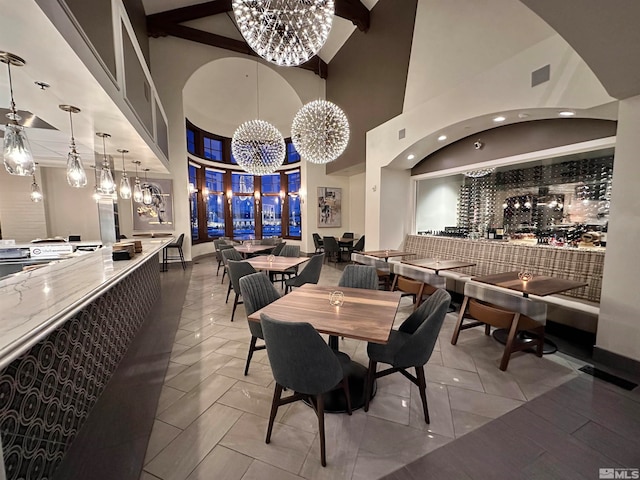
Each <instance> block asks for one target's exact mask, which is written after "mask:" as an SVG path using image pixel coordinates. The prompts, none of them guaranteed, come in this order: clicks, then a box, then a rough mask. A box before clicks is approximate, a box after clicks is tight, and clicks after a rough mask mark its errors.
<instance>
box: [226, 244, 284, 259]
mask: <svg viewBox="0 0 640 480" xmlns="http://www.w3.org/2000/svg"><path fill="white" fill-rule="evenodd" d="M233 248H235V249H236V250H237V251H238V252H240V253H241V254H242V256H243V257H244V258H247V257H248V256H250V255H255V254H256V253H260V252H269V251H271V250H273V249H274V248H276V246H275V245H254V244H244V245H234V246H233Z"/></svg>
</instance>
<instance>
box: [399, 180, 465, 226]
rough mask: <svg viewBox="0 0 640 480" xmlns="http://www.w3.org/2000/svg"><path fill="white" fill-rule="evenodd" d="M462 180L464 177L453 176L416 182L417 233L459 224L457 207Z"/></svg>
mask: <svg viewBox="0 0 640 480" xmlns="http://www.w3.org/2000/svg"><path fill="white" fill-rule="evenodd" d="M462 180H463V176H462V175H452V176H449V177H442V178H431V179H428V180H420V181H418V182H416V183H417V186H416V190H417V191H416V232H419V231H421V230H444V227H451V226H456V225H457V224H458V215H457V210H456V206H457V204H458V198H459V196H460V187H461V186H462ZM412 233H413V232H412Z"/></svg>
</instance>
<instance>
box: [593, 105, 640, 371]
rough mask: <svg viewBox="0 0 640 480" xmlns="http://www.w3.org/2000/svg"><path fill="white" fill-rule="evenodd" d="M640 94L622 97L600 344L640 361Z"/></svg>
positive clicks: (599, 328)
mask: <svg viewBox="0 0 640 480" xmlns="http://www.w3.org/2000/svg"><path fill="white" fill-rule="evenodd" d="M638 125H640V96H637V97H633V98H630V99H627V100H622V101H620V110H619V116H618V132H617V143H616V153H615V160H614V163H613V184H614V186H615V187H614V188H613V192H612V197H611V215H610V221H609V229H608V234H607V252H606V255H605V263H604V276H603V279H602V296H601V301H600V317H599V319H598V335H597V338H596V345H597V346H598V347H599V348H602V349H604V350H608V351H610V352H613V353H616V354H618V355H623V356H625V357H630V358H632V359H634V360H638V361H640V316H639V315H638V304H637V303H636V302H637V297H638V285H640V257H639V256H638V238H640V196H638V179H639V178H640V163H639V162H638V150H640V137H638Z"/></svg>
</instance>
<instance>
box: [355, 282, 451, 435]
mask: <svg viewBox="0 0 640 480" xmlns="http://www.w3.org/2000/svg"><path fill="white" fill-rule="evenodd" d="M449 302H451V296H450V295H449V294H448V293H447V291H446V290H444V289H438V290H437V291H436V292H435V293H434V294H433V295H431V296H430V297H429V298H428V299H427V301H425V302H424V303H423V304H422V305H420V307H419V308H418V309H417V310H415V311H414V312H413V313H412V314H411V315H409V317H408V318H407V319H406V320H405V321H404V322H402V325H400V328H399V329H398V330H391V334H390V336H389V341H388V342H387V343H386V344H385V345H381V344H379V343H369V344H368V345H367V354H368V355H369V371H368V373H367V384H366V391H365V404H364V411H365V412H367V411H368V410H369V402H370V400H371V392H372V391H373V382H374V380H375V379H376V378H380V377H384V376H386V375H389V374H391V373H395V372H400V373H401V374H402V375H404V376H405V377H407V378H408V379H409V380H410V381H411V382H413V383H414V384H415V385H417V387H418V390H419V391H420V398H421V399H422V409H423V411H424V421H425V422H426V423H429V422H430V419H429V408H428V406H427V382H426V380H425V376H424V365H425V364H426V363H427V362H428V361H429V358H430V357H431V354H432V353H433V347H434V346H435V344H436V340H437V339H438V334H439V333H440V329H441V328H442V323H443V322H444V318H445V316H446V315H447V309H448V308H449ZM378 363H386V364H388V365H391V368H387V369H385V370H381V371H379V372H378V371H376V367H377V365H378ZM411 367H413V368H414V369H415V372H416V375H415V377H414V376H413V375H411V374H410V373H409V372H407V369H408V368H411Z"/></svg>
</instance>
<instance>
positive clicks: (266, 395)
mask: <svg viewBox="0 0 640 480" xmlns="http://www.w3.org/2000/svg"><path fill="white" fill-rule="evenodd" d="M215 271H216V265H215V262H214V260H213V259H205V260H201V261H200V262H198V263H196V264H195V265H194V267H193V274H192V276H191V282H190V285H189V291H188V293H187V296H186V299H185V303H184V307H183V311H182V316H181V319H180V325H179V329H178V331H177V333H176V337H175V343H174V349H173V353H172V356H171V362H170V363H169V368H168V370H167V374H166V377H165V381H164V387H163V390H162V394H161V397H160V401H159V404H158V410H157V412H156V421H155V423H154V426H153V431H152V433H151V438H150V440H149V445H148V447H147V453H146V457H145V462H144V463H145V466H144V471H143V473H142V476H141V477H140V478H141V479H144V480H153V479H162V480H184V479H188V480H204V479H207V480H209V479H212V478H215V479H216V480H240V479H243V480H249V479H261V480H264V479H267V480H268V479H274V480H276V479H277V480H283V479H284V480H286V479H300V478H305V479H330V480H339V479H353V480H356V479H358V480H360V479H362V480H365V479H366V480H371V479H375V478H380V477H383V476H384V475H386V474H388V473H390V472H392V471H394V470H396V469H398V468H400V467H402V466H404V465H406V464H408V463H410V462H412V461H413V460H416V459H417V458H419V457H421V456H423V455H425V454H426V453H428V452H430V451H432V450H434V449H436V448H438V447H440V446H442V445H444V444H446V443H448V442H451V441H452V440H454V439H455V438H457V437H460V436H461V435H464V434H466V433H468V432H470V431H472V430H474V429H476V428H478V427H480V426H481V425H483V424H485V423H487V422H489V421H490V420H492V419H495V418H497V417H499V416H501V415H504V414H505V413H507V412H509V411H510V410H512V409H514V408H516V407H518V406H519V405H522V404H523V403H524V402H526V401H528V400H531V399H532V398H534V397H536V396H538V395H541V394H542V393H544V392H546V391H548V390H550V389H552V388H553V387H555V386H557V385H560V384H562V383H564V382H566V381H568V380H570V379H572V378H575V377H576V376H578V375H579V372H577V369H578V368H579V367H580V366H582V365H581V364H579V363H578V362H576V361H574V360H573V359H570V358H568V357H565V356H563V355H561V354H555V355H547V356H545V357H544V358H542V359H540V358H537V357H536V356H534V355H531V354H525V353H521V354H516V355H514V356H513V357H512V359H511V362H510V364H509V369H508V371H507V372H501V371H500V370H499V369H498V363H499V360H500V356H501V353H502V348H503V347H502V346H501V345H499V344H498V343H497V342H495V340H493V338H491V337H486V336H485V335H484V334H483V330H482V329H472V330H467V331H464V332H462V334H461V336H460V340H459V342H458V345H457V346H452V345H451V343H450V339H451V334H452V331H453V326H454V323H455V320H456V317H455V314H449V315H448V316H447V319H446V320H445V324H444V326H443V328H442V332H441V333H440V337H439V340H438V342H437V344H436V347H435V351H434V353H433V356H432V357H431V360H430V361H429V363H428V365H427V367H426V377H427V382H428V384H427V390H428V391H427V396H428V402H429V409H430V414H431V424H430V425H427V424H425V423H424V418H423V416H422V411H421V404H420V396H419V393H418V390H417V388H416V387H415V386H414V385H412V384H410V382H409V381H408V380H406V379H405V378H404V377H403V376H401V375H399V374H396V375H390V376H388V377H384V378H382V379H380V380H379V381H378V393H377V395H376V397H375V399H374V400H373V401H372V403H371V407H370V409H369V412H368V413H365V412H364V411H362V410H358V411H356V412H354V414H353V415H352V416H348V415H346V414H342V415H333V414H327V415H326V416H325V422H326V435H327V467H326V468H323V467H321V466H320V458H319V443H318V435H317V423H316V417H315V415H314V413H313V411H312V410H311V409H310V408H309V407H307V406H306V405H304V404H302V403H300V402H298V403H294V404H290V405H286V406H284V407H281V408H280V410H279V411H278V416H277V418H276V422H277V423H276V426H275V428H274V433H273V437H272V441H271V443H270V444H269V445H267V444H265V442H264V437H265V433H266V427H267V419H268V416H269V409H270V405H271V396H272V393H273V386H274V382H273V377H272V375H271V370H270V367H269V362H268V359H267V355H266V352H264V351H261V352H256V354H255V355H254V357H253V360H252V363H251V367H250V371H249V375H248V376H246V377H245V376H244V375H243V370H244V362H245V359H246V354H247V349H248V344H249V340H250V338H251V336H250V334H249V330H248V327H247V320H246V315H245V313H244V309H243V308H242V306H240V307H239V308H238V310H237V311H236V316H235V321H234V322H233V323H232V322H231V321H230V317H231V307H232V303H231V302H230V303H229V304H225V302H224V300H225V295H226V291H227V286H228V284H227V281H228V280H227V279H226V278H225V283H224V284H221V283H220V278H221V277H217V276H216V274H215ZM341 273H342V272H341V270H340V269H337V268H335V267H333V266H324V267H323V271H322V276H321V280H320V283H321V284H324V285H336V284H337V282H338V279H339V278H340V275H341ZM411 310H412V305H411V301H410V300H409V299H403V301H402V304H401V308H400V310H399V312H398V315H397V318H396V325H399V324H400V323H401V322H402V320H403V319H404V318H406V317H407V315H409V314H410V313H411ZM341 349H342V350H343V351H345V352H346V353H348V354H350V355H351V356H352V357H353V358H354V359H355V360H357V361H359V362H361V363H362V364H364V365H366V364H367V363H368V359H367V354H366V343H364V342H360V341H355V340H350V339H345V340H344V341H343V342H342V343H341Z"/></svg>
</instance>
